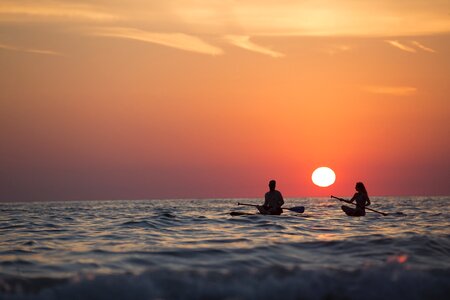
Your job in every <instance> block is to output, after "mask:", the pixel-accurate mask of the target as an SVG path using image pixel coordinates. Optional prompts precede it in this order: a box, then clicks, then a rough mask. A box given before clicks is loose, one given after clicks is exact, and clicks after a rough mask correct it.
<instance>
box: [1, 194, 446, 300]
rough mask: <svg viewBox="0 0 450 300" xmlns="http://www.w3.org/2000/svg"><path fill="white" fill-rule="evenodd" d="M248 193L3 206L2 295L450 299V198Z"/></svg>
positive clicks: (24, 297) (126, 297) (35, 296)
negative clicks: (353, 207)
mask: <svg viewBox="0 0 450 300" xmlns="http://www.w3.org/2000/svg"><path fill="white" fill-rule="evenodd" d="M238 201H241V202H242V201H244V200H242V199H226V200H216V199H210V200H141V201H88V202H87V201H85V202H47V203H19V204H9V203H3V204H0V299H408V300H409V299H450V208H449V205H450V197H403V198H399V197H379V198H377V197H373V198H372V202H373V206H372V208H374V209H377V210H380V211H383V212H387V213H389V215H388V216H382V215H380V214H377V213H374V212H370V211H368V212H367V215H366V217H360V218H352V217H347V216H346V215H344V213H343V212H342V211H341V209H340V206H341V203H340V202H339V201H336V200H332V199H320V198H297V199H287V201H286V203H287V205H286V206H296V205H303V206H305V207H306V211H305V213H303V214H298V213H294V212H290V211H286V212H285V213H284V214H283V215H282V216H261V215H250V216H238V217H232V216H230V215H229V212H230V211H242V212H244V211H245V212H255V209H253V208H252V207H242V206H239V207H238V206H236V202H238ZM245 202H248V203H254V204H258V203H260V202H262V201H261V200H258V199H245ZM399 212H401V213H402V214H399Z"/></svg>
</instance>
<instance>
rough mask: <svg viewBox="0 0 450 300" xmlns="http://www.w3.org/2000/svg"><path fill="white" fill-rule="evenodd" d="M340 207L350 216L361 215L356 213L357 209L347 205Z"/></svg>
mask: <svg viewBox="0 0 450 300" xmlns="http://www.w3.org/2000/svg"><path fill="white" fill-rule="evenodd" d="M341 208H342V210H343V211H344V212H345V214H346V215H347V216H350V217H362V215H360V214H358V213H357V210H356V209H354V208H351V207H348V206H345V205H342V206H341Z"/></svg>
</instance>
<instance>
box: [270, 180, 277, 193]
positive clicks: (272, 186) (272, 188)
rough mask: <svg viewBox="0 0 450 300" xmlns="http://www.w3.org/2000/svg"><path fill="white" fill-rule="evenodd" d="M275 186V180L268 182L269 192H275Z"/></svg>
mask: <svg viewBox="0 0 450 300" xmlns="http://www.w3.org/2000/svg"><path fill="white" fill-rule="evenodd" d="M276 185H277V182H276V181H275V180H271V181H269V189H270V190H271V191H273V190H275V186H276Z"/></svg>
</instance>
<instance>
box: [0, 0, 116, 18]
mask: <svg viewBox="0 0 450 300" xmlns="http://www.w3.org/2000/svg"><path fill="white" fill-rule="evenodd" d="M0 17H2V18H3V19H4V20H3V21H5V20H12V21H15V22H17V21H30V20H33V19H36V20H37V21H42V19H45V20H46V21H52V20H54V19H59V20H64V21H66V22H67V21H70V20H74V19H75V20H91V21H113V20H117V19H120V18H119V17H118V16H117V15H114V14H111V13H107V12H101V11H100V9H99V8H98V7H94V6H91V5H86V4H70V3H57V2H47V3H39V4H36V3H26V2H25V3H24V2H22V3H17V2H6V3H0Z"/></svg>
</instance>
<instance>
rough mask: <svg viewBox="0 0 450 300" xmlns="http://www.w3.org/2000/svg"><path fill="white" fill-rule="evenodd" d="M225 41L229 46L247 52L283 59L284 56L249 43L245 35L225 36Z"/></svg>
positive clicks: (248, 38)
mask: <svg viewBox="0 0 450 300" xmlns="http://www.w3.org/2000/svg"><path fill="white" fill-rule="evenodd" d="M224 38H225V40H226V41H228V42H229V43H230V44H232V45H234V46H236V47H239V48H243V49H246V50H249V51H253V52H257V53H261V54H264V55H269V56H272V57H283V56H284V54H283V53H280V52H276V51H273V50H271V49H269V48H266V47H263V46H260V45H257V44H255V43H253V42H252V41H250V37H249V36H246V35H227V36H225V37H224Z"/></svg>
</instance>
